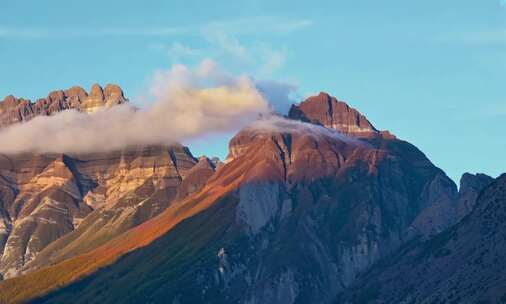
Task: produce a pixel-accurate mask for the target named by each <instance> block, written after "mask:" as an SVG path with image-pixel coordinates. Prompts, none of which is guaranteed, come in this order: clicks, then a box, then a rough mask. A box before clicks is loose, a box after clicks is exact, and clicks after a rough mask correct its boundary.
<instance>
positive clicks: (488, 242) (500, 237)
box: [342, 174, 506, 303]
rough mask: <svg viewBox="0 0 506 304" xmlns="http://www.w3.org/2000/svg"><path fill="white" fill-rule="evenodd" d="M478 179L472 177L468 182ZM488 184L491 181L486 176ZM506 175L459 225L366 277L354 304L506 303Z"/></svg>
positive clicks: (400, 254)
mask: <svg viewBox="0 0 506 304" xmlns="http://www.w3.org/2000/svg"><path fill="white" fill-rule="evenodd" d="M469 178H470V179H475V178H476V176H474V177H471V176H468V177H466V179H469ZM482 178H483V179H484V180H488V178H485V177H482ZM505 219H506V175H504V174H503V175H502V176H500V177H499V178H497V179H496V180H495V181H494V182H493V183H492V184H490V185H489V186H488V187H487V188H486V189H485V190H483V192H482V193H481V194H480V196H479V198H478V200H477V201H476V205H475V208H474V209H473V211H472V212H471V213H470V214H469V216H467V217H465V218H464V219H463V220H462V221H461V222H460V223H459V224H457V225H455V226H454V227H452V228H450V229H448V230H446V231H445V232H443V233H441V234H440V235H438V236H436V237H435V238H433V239H431V240H429V241H426V242H418V241H416V242H412V243H411V244H409V246H405V247H404V248H403V249H402V250H400V251H398V252H396V254H394V255H392V256H391V257H390V258H389V259H387V260H385V261H384V262H383V263H381V264H379V265H378V266H376V267H375V268H373V270H372V271H370V272H369V273H366V274H365V275H364V276H362V277H361V280H359V282H358V283H357V284H356V285H355V286H354V289H353V292H350V293H349V294H347V295H346V296H343V297H342V300H343V301H345V300H346V301H350V302H352V303H436V302H437V303H503V302H504V300H505V299H506V289H505V287H506V273H505V272H504V269H505V267H506V261H505V260H504V258H503V257H504V255H505V254H506V221H505Z"/></svg>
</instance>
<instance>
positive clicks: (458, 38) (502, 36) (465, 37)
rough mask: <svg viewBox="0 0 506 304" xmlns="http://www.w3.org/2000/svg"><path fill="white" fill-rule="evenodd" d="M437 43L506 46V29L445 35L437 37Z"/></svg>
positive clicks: (487, 29)
mask: <svg viewBox="0 0 506 304" xmlns="http://www.w3.org/2000/svg"><path fill="white" fill-rule="evenodd" d="M505 1H506V0H505ZM436 41H437V42H442V43H448V42H450V43H461V44H466V45H506V28H485V29H481V30H469V31H461V32H450V33H444V34H441V35H439V36H437V37H436Z"/></svg>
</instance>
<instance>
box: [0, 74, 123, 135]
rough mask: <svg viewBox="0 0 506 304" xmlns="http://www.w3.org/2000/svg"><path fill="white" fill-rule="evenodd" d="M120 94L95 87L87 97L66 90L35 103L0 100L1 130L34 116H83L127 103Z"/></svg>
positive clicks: (117, 88) (112, 86)
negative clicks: (71, 113)
mask: <svg viewBox="0 0 506 304" xmlns="http://www.w3.org/2000/svg"><path fill="white" fill-rule="evenodd" d="M127 102H128V99H126V98H125V96H124V95H123V90H122V89H121V87H120V86H118V85H115V84H108V85H106V87H105V89H103V88H102V87H101V86H100V85H99V84H94V85H93V86H92V87H91V89H90V92H89V94H88V93H87V92H86V91H85V90H84V89H83V88H82V87H79V86H73V87H71V88H70V89H67V90H55V91H51V92H50V93H49V94H48V96H47V97H45V98H40V99H38V100H37V101H36V102H33V103H32V102H31V101H30V100H27V99H23V98H16V97H14V96H13V95H9V96H7V97H5V99H4V100H3V101H1V100H0V127H3V126H7V125H11V124H14V123H18V122H22V121H28V120H30V119H32V118H34V117H35V116H49V115H52V114H54V113H57V112H61V111H63V110H67V109H76V110H78V111H82V112H93V111H96V110H97V109H99V108H101V107H110V106H114V105H117V104H123V103H127Z"/></svg>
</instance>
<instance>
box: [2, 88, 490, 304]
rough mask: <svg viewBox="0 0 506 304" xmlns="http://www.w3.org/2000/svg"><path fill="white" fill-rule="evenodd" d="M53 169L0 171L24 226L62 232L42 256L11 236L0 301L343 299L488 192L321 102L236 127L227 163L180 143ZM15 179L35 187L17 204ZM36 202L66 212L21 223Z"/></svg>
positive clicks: (348, 110)
mask: <svg viewBox="0 0 506 304" xmlns="http://www.w3.org/2000/svg"><path fill="white" fill-rule="evenodd" d="M23 157H24V158H23ZM52 157H53V158H54V159H52V158H50V156H48V155H23V156H15V157H13V158H12V159H8V160H6V162H5V163H4V164H0V168H6V169H5V170H7V171H6V172H8V173H5V174H4V175H5V176H9V177H10V176H13V175H15V174H14V173H12V172H17V173H16V174H20V175H21V176H24V178H25V179H24V182H16V183H13V182H12V178H11V179H6V180H7V181H8V183H7V182H6V183H5V190H2V192H1V193H2V196H1V198H2V201H4V200H5V201H8V200H9V201H13V202H14V201H17V200H19V201H21V202H23V204H21V203H17V204H14V205H16V206H18V205H22V206H24V202H25V201H27V202H28V201H30V203H27V204H26V206H30V207H24V208H26V210H27V211H26V212H25V213H23V214H24V216H26V217H27V218H28V219H29V220H25V221H26V222H28V221H30V222H36V223H39V222H44V220H40V218H43V219H46V218H48V219H50V220H51V221H52V222H50V223H53V222H58V223H62V222H65V223H67V224H66V225H63V226H61V227H60V224H58V225H56V224H52V225H54V226H55V227H59V228H58V229H55V231H57V233H56V232H51V233H49V234H48V235H50V237H46V236H44V239H45V240H47V241H45V242H44V245H42V246H38V247H36V246H28V245H26V244H28V243H27V241H22V242H19V241H18V240H27V239H28V240H31V239H34V240H38V239H39V238H40V237H39V234H36V235H35V236H33V235H32V234H33V231H35V230H33V229H31V228H30V229H25V230H22V229H21V230H22V231H27V232H24V233H23V234H21V235H20V236H19V237H18V236H16V235H14V237H13V241H10V243H12V244H14V245H13V246H11V247H7V246H6V248H8V249H9V250H10V251H12V252H13V253H9V254H8V255H7V257H8V258H6V259H7V260H8V261H11V259H13V260H14V261H15V262H12V263H8V264H6V265H7V266H6V267H7V268H6V267H4V268H5V269H6V270H4V271H5V272H4V275H6V277H9V279H6V280H4V281H2V282H0V303H4V302H5V303H18V302H26V301H32V302H35V303H109V302H112V303H166V302H171V303H200V302H204V303H333V302H335V301H336V299H337V300H340V299H343V301H349V300H350V299H352V300H353V299H355V294H354V293H353V291H354V290H358V293H360V289H354V288H357V286H359V284H367V283H362V282H365V281H364V280H365V279H364V278H367V277H364V276H365V275H364V274H367V273H370V272H371V271H374V269H376V267H379V266H378V265H382V264H383V263H385V261H388V260H389V259H390V258H391V257H392V256H394V255H399V252H404V250H405V248H412V247H410V246H414V245H413V244H425V243H426V242H433V240H435V239H437V238H438V237H440V235H443V234H445V233H447V231H451V229H454V228H453V227H455V226H454V225H455V224H456V223H457V222H458V221H459V220H460V219H461V218H462V217H465V219H464V220H463V221H462V222H461V223H463V222H464V221H465V220H466V219H468V218H470V217H471V216H472V215H469V216H466V215H467V214H468V213H469V212H470V210H471V209H472V208H473V205H474V202H475V199H476V197H478V196H479V193H480V192H481V191H482V189H483V188H485V187H487V185H488V184H489V183H490V182H491V180H490V178H489V177H486V176H485V175H471V174H465V175H464V176H463V178H462V181H461V186H460V189H459V190H457V186H456V185H455V183H454V182H453V181H452V180H451V179H449V178H448V177H447V176H446V174H445V173H444V172H443V171H442V170H441V169H439V168H437V167H436V166H434V164H432V163H431V162H430V160H429V159H428V158H427V157H426V156H425V155H424V154H423V153H422V152H421V151H420V150H418V149H417V148H416V147H415V146H413V145H412V144H410V143H408V142H405V141H403V140H401V139H398V138H397V137H396V136H394V135H393V134H391V133H390V132H388V131H380V130H378V129H377V128H376V127H374V126H373V124H372V123H371V122H370V121H369V120H368V119H367V118H366V117H365V115H363V114H361V113H360V112H359V111H358V110H356V109H354V108H352V107H350V106H348V105H347V104H346V103H344V102H342V101H338V100H337V99H336V98H335V97H332V96H330V95H329V94H326V93H320V94H319V95H317V96H313V97H310V98H308V99H306V100H304V101H302V102H301V103H300V104H296V105H293V106H292V107H291V109H290V111H289V113H288V116H287V117H279V116H272V117H263V118H261V119H260V120H258V121H257V122H255V123H254V124H252V125H251V126H249V127H246V128H244V129H242V130H241V131H239V132H238V133H237V134H236V135H235V136H234V137H233V138H232V139H231V141H230V144H229V155H228V157H227V159H226V160H225V162H224V163H219V161H217V160H210V159H208V158H206V157H201V158H199V159H198V160H197V159H195V158H193V156H192V155H191V153H190V152H189V150H188V149H187V148H185V147H182V146H180V145H173V146H170V147H137V148H136V147H129V148H126V149H125V150H124V151H114V152H110V153H106V154H104V153H95V154H88V155H55V156H52ZM18 158H19V159H26V162H27V163H29V164H31V166H32V167H35V168H37V169H30V168H31V167H29V166H28V165H26V166H25V167H23V166H21V165H19V166H18V167H16V166H12V165H11V164H16V163H17V162H19V161H18ZM46 158H50V159H49V160H48V161H47V162H42V161H41V160H40V159H46ZM60 159H61V161H59V160H60ZM53 163H54V164H53ZM49 164H52V167H50V168H49V169H48V166H49ZM9 170H10V171H9ZM30 170H31V171H30ZM46 171H47V172H46ZM67 171H68V172H67ZM0 172H2V171H0ZM26 172H33V174H32V175H26V176H25V174H26ZM41 176H42V177H41ZM25 180H26V181H25ZM40 180H42V181H40ZM48 180H54V181H53V182H48ZM23 183H28V184H30V185H31V184H34V185H33V186H31V188H30V187H26V189H31V190H30V191H29V192H27V193H28V194H22V195H21V196H20V193H19V191H18V190H17V189H21V188H23V187H21V186H18V184H23ZM46 184H50V185H51V187H49V188H48V189H52V190H51V191H53V192H54V193H58V194H59V193H65V195H63V194H59V195H60V196H62V197H71V198H69V199H67V198H66V199H59V198H58V199H57V198H54V197H58V196H56V195H53V194H52V193H53V192H51V191H49V192H48V193H51V194H46V191H45V189H46V187H47V186H46ZM13 185H14V186H13ZM23 185H24V184H23ZM1 189H3V188H1ZM23 189H25V188H23ZM75 189H78V190H75ZM9 191H10V192H9ZM4 193H5V194H4ZM71 194H73V195H71ZM51 195H53V196H51ZM22 197H23V198H24V197H27V198H28V199H26V200H25V199H23V200H21V198H22ZM46 197H49V198H50V200H49V199H47V198H46ZM480 197H481V196H480ZM47 201H49V202H51V203H52V204H55V203H54V201H56V202H58V205H57V206H58V207H59V208H60V206H61V207H62V208H65V210H66V211H65V212H60V213H58V211H59V210H60V209H55V210H56V212H55V213H54V215H53V214H52V213H49V216H48V215H46V214H43V216H42V215H39V213H37V212H35V211H31V210H37V206H41V207H40V208H39V209H44V208H43V207H44V206H45V205H47V203H46V202H47ZM11 205H13V203H11V204H10V205H9V206H11ZM34 206H35V208H34ZM11 209H12V208H10V209H9V208H5V210H9V212H11V213H9V216H7V217H5V218H7V219H8V220H4V222H5V223H9V221H12V219H13V218H14V219H16V216H15V215H14V216H13V215H11V214H18V213H19V212H18V213H12V211H10V210H11ZM18 209H19V208H18ZM18 209H16V208H14V210H18ZM46 209H47V208H46ZM53 209H54V208H53ZM0 210H1V209H0ZM29 211H30V212H29ZM3 212H4V213H6V211H3ZM20 214H21V213H20ZM59 214H65V217H64V218H57V215H58V216H59ZM16 221H18V220H17V219H16ZM15 223H16V222H15ZM69 223H73V224H72V225H70V224H69ZM44 224H45V222H44ZM17 225H20V224H14V225H11V226H13V227H14V226H16V227H17ZM37 225H42V224H37ZM458 225H461V224H460V223H458V224H457V226H458ZM5 226H6V227H7V228H8V229H4V230H5V231H7V235H8V238H12V236H10V235H12V231H14V230H13V229H12V228H10V227H11V226H8V224H5ZM20 226H23V225H20ZM30 227H31V226H30ZM36 227H38V226H36ZM44 227H45V226H44ZM51 227H52V226H51ZM62 227H63V228H62ZM39 230H44V231H46V230H47V229H39ZM51 231H52V230H51ZM4 234H5V233H4ZM40 235H46V234H40ZM16 242H17V243H16ZM31 242H35V241H31ZM7 243H9V240H7ZM10 248H12V249H10ZM26 248H29V250H27V249H26ZM27 252H28V254H27ZM32 252H33V253H32ZM4 256H5V254H4ZM2 261H3V258H2ZM10 265H14V266H10ZM11 269H13V270H11ZM388 269H390V268H388ZM126 290H127V291H128V292H125V291H126ZM366 290H369V289H366Z"/></svg>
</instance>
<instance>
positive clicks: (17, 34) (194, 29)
mask: <svg viewBox="0 0 506 304" xmlns="http://www.w3.org/2000/svg"><path fill="white" fill-rule="evenodd" d="M312 24H313V22H312V21H311V20H308V19H301V20H299V19H286V18H276V17H254V18H244V19H235V20H228V21H224V22H216V21H213V22H209V23H205V24H200V25H191V26H161V27H160V26H159V27H101V28H95V29H83V28H74V29H72V28H46V27H35V28H27V27H8V26H2V25H0V37H3V38H11V39H12V38H24V39H35V38H37V39H47V38H77V37H83V36H93V37H97V36H160V37H163V36H182V35H186V36H188V35H194V36H198V35H201V33H202V32H203V31H204V30H208V29H210V28H214V29H216V30H217V31H223V32H227V33H229V34H231V35H252V34H254V35H256V34H259V33H264V34H266V33H267V34H283V33H290V32H293V31H297V30H301V29H303V28H307V27H309V26H311V25H312Z"/></svg>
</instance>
